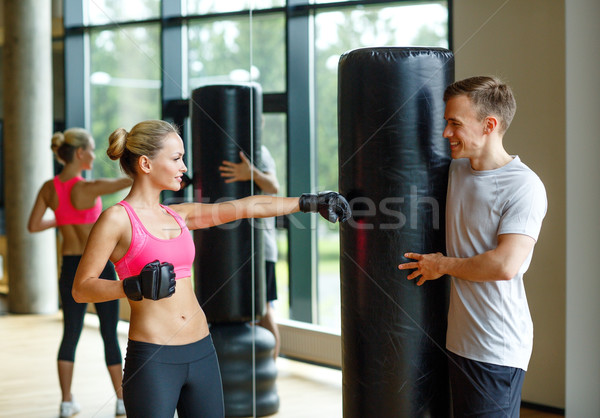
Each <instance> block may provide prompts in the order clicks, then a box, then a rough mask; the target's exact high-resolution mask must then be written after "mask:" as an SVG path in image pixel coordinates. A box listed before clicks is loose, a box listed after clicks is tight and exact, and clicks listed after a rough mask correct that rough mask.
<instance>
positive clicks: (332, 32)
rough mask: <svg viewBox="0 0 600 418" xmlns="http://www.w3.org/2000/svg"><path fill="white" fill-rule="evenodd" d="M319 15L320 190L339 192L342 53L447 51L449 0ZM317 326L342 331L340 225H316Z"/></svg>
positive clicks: (354, 9)
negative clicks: (363, 50)
mask: <svg viewBox="0 0 600 418" xmlns="http://www.w3.org/2000/svg"><path fill="white" fill-rule="evenodd" d="M342 6H343V5H340V7H339V8H336V9H333V10H331V9H326V10H324V11H317V12H316V14H315V20H314V22H315V25H314V33H315V48H314V51H315V59H314V63H315V93H314V96H315V102H316V103H315V106H316V112H315V114H316V137H317V138H316V142H317V189H318V190H337V188H338V186H337V184H338V164H337V160H338V158H337V155H338V154H337V147H338V134H337V65H338V61H339V58H340V55H342V54H343V53H344V52H347V51H350V50H352V49H356V48H361V47H367V46H432V47H445V48H447V47H448V36H447V28H448V24H447V20H448V11H447V6H446V3H445V2H431V3H425V4H418V3H417V4H414V3H410V5H405V3H402V2H395V3H388V4H385V5H374V6H364V7H356V6H352V7H342ZM317 245H318V278H317V301H318V309H317V312H318V315H317V317H318V319H317V323H318V324H319V325H323V326H326V327H328V328H333V329H335V330H339V329H340V326H341V319H340V312H341V307H340V277H339V271H340V267H339V248H340V245H339V226H338V224H328V223H326V222H319V223H318V240H317Z"/></svg>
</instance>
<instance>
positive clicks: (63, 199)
mask: <svg viewBox="0 0 600 418" xmlns="http://www.w3.org/2000/svg"><path fill="white" fill-rule="evenodd" d="M80 181H83V177H81V176H76V177H73V178H72V179H69V180H67V181H65V182H64V183H63V182H62V181H60V179H59V178H58V176H55V177H54V189H55V190H56V195H57V196H58V207H57V208H56V210H55V211H54V217H55V218H56V225H57V226H61V225H79V224H93V223H94V222H96V221H97V220H98V217H99V216H100V213H102V200H101V199H100V196H98V198H97V199H96V203H95V204H94V206H92V207H91V208H89V209H76V208H75V207H73V204H72V203H71V190H72V189H73V186H74V185H75V183H78V182H80Z"/></svg>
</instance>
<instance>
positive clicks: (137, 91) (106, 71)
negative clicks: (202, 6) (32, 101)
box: [90, 25, 162, 207]
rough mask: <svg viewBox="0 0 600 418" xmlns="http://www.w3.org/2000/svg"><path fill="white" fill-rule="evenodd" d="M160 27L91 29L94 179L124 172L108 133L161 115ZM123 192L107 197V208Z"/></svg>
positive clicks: (91, 106) (91, 116) (105, 200)
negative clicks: (114, 156)
mask: <svg viewBox="0 0 600 418" xmlns="http://www.w3.org/2000/svg"><path fill="white" fill-rule="evenodd" d="M159 34H160V28H159V26H158V25H140V26H136V27H134V28H125V29H118V30H93V31H91V33H90V121H91V132H92V135H93V137H94V139H95V141H96V161H95V163H94V169H93V177H94V178H99V177H116V176H122V174H121V172H120V168H119V166H118V164H116V163H115V162H114V161H111V160H110V159H109V158H108V156H107V155H106V149H107V147H108V136H109V135H110V134H111V133H112V132H113V131H114V130H115V129H116V128H118V127H123V128H125V129H127V130H130V129H131V128H132V127H133V125H135V124H136V123H138V122H140V121H142V120H147V119H160V115H161V109H162V107H161V106H162V105H161V98H160V88H161V67H160V49H159V47H160V37H159ZM121 198H122V196H117V195H109V196H106V197H105V198H104V199H103V203H104V206H105V207H107V206H110V205H112V204H114V203H116V202H117V201H119V200H120V199H121Z"/></svg>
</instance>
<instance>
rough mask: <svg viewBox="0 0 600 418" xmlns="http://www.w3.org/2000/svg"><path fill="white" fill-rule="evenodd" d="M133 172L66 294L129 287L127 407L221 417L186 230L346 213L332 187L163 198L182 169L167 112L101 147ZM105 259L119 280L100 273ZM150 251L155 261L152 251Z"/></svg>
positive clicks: (107, 295)
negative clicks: (213, 198)
mask: <svg viewBox="0 0 600 418" xmlns="http://www.w3.org/2000/svg"><path fill="white" fill-rule="evenodd" d="M107 154H108V156H109V157H110V158H111V159H114V160H116V159H119V160H120V164H121V167H122V169H123V170H124V172H125V173H127V174H128V175H129V176H130V177H132V178H133V185H132V187H131V191H130V193H129V194H128V195H127V197H126V198H125V199H124V201H122V202H120V204H117V205H115V206H113V207H111V208H108V209H107V210H106V211H105V212H104V213H103V214H102V215H101V216H100V219H99V220H98V222H97V223H96V225H95V226H94V229H93V231H92V233H91V235H90V238H89V240H88V245H87V247H86V250H85V252H84V254H83V257H82V260H81V263H80V265H79V269H78V270H77V275H76V277H75V284H74V287H73V296H74V297H75V300H77V301H79V302H103V301H108V300H114V299H118V298H123V297H128V299H129V304H130V306H131V317H130V323H129V341H128V345H127V356H126V359H125V370H124V375H123V396H124V401H125V409H126V411H127V415H128V416H129V417H145V418H147V417H167V416H170V417H172V416H173V414H174V411H175V410H177V413H178V416H179V417H180V418H185V417H194V418H198V417H205V418H206V417H219V418H220V417H223V415H224V407H223V390H222V384H221V376H220V372H219V366H218V362H217V358H216V353H215V349H214V346H213V343H212V339H211V337H210V334H209V328H208V324H207V321H206V316H205V315H204V312H203V311H202V309H201V307H200V305H199V303H198V300H197V299H196V295H195V293H194V290H193V287H192V280H191V277H190V276H191V267H192V264H193V260H194V255H195V249H194V243H193V240H192V237H191V234H190V233H189V230H194V229H199V228H208V227H211V226H215V225H219V224H223V223H226V222H230V221H234V220H236V219H241V218H250V217H270V216H277V215H284V214H288V213H293V212H297V211H299V210H303V211H312V212H315V211H320V212H321V213H322V214H323V215H324V216H327V217H328V218H329V220H330V221H332V222H335V221H336V220H337V219H338V217H339V218H340V220H341V221H343V220H345V219H346V218H347V217H348V216H349V207H348V203H347V202H346V200H345V199H344V198H343V197H342V196H340V195H339V194H337V193H334V192H327V193H321V194H319V195H315V194H310V195H308V194H307V195H303V196H302V197H301V198H300V199H299V198H284V197H279V198H278V197H272V196H262V195H258V196H251V197H247V198H244V199H240V200H233V201H229V202H224V203H218V204H200V203H183V204H178V205H171V206H163V205H160V204H159V202H160V194H161V192H162V191H163V190H173V191H177V190H179V189H180V187H181V182H182V176H183V174H184V173H185V172H186V171H187V168H186V166H185V164H184V162H183V155H184V148H183V141H182V140H181V138H180V137H179V134H178V131H177V129H176V128H175V127H173V126H172V125H171V124H169V123H167V122H164V121H156V120H151V121H145V122H141V123H138V124H137V125H136V126H134V127H133V128H132V130H131V132H127V131H126V130H125V129H122V128H121V129H117V130H116V131H115V132H113V133H112V135H111V136H110V138H109V148H108V151H107ZM107 260H111V261H113V262H114V263H115V267H116V268H117V272H118V273H119V276H120V278H121V279H122V283H119V282H108V281H106V280H98V279H99V275H100V272H101V271H102V266H103V265H104V264H105V263H106V261H107ZM155 260H156V261H155Z"/></svg>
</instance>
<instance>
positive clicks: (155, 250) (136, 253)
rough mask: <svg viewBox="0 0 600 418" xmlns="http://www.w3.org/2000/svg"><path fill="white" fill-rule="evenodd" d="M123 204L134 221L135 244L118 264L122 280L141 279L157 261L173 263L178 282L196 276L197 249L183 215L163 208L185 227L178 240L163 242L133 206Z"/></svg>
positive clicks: (182, 227) (132, 236)
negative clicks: (141, 218) (151, 264)
mask: <svg viewBox="0 0 600 418" xmlns="http://www.w3.org/2000/svg"><path fill="white" fill-rule="evenodd" d="M119 205H121V206H123V207H124V208H125V210H126V211H127V214H128V215H129V221H130V222H131V244H129V249H128V250H127V252H126V253H125V255H124V256H123V258H121V259H120V260H119V261H117V262H116V263H115V270H116V271H117V274H118V275H119V279H121V280H123V279H126V278H127V277H131V276H137V275H138V274H140V272H141V271H142V268H144V266H145V265H146V264H148V263H150V262H152V261H154V260H159V261H160V262H161V263H162V262H167V263H171V264H173V266H174V267H175V279H181V278H182V277H191V276H192V264H193V262H194V256H195V255H196V248H195V246H194V240H193V239H192V234H190V231H189V229H188V227H187V225H186V224H185V222H184V220H183V218H181V216H179V215H178V214H177V213H176V212H175V211H173V210H172V209H170V208H169V207H168V206H164V205H160V206H161V207H162V208H163V209H165V210H166V211H167V212H168V213H169V214H170V215H171V216H172V217H173V218H175V220H176V221H177V223H178V224H179V227H180V228H181V233H180V234H179V235H178V236H177V237H176V238H172V239H160V238H156V237H155V236H154V235H152V234H150V233H149V232H148V230H147V229H146V228H145V227H144V225H143V224H142V222H141V221H140V218H138V216H137V215H136V213H135V211H134V210H133V208H132V207H131V205H130V204H129V203H127V202H125V201H124V200H122V201H121V202H119Z"/></svg>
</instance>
